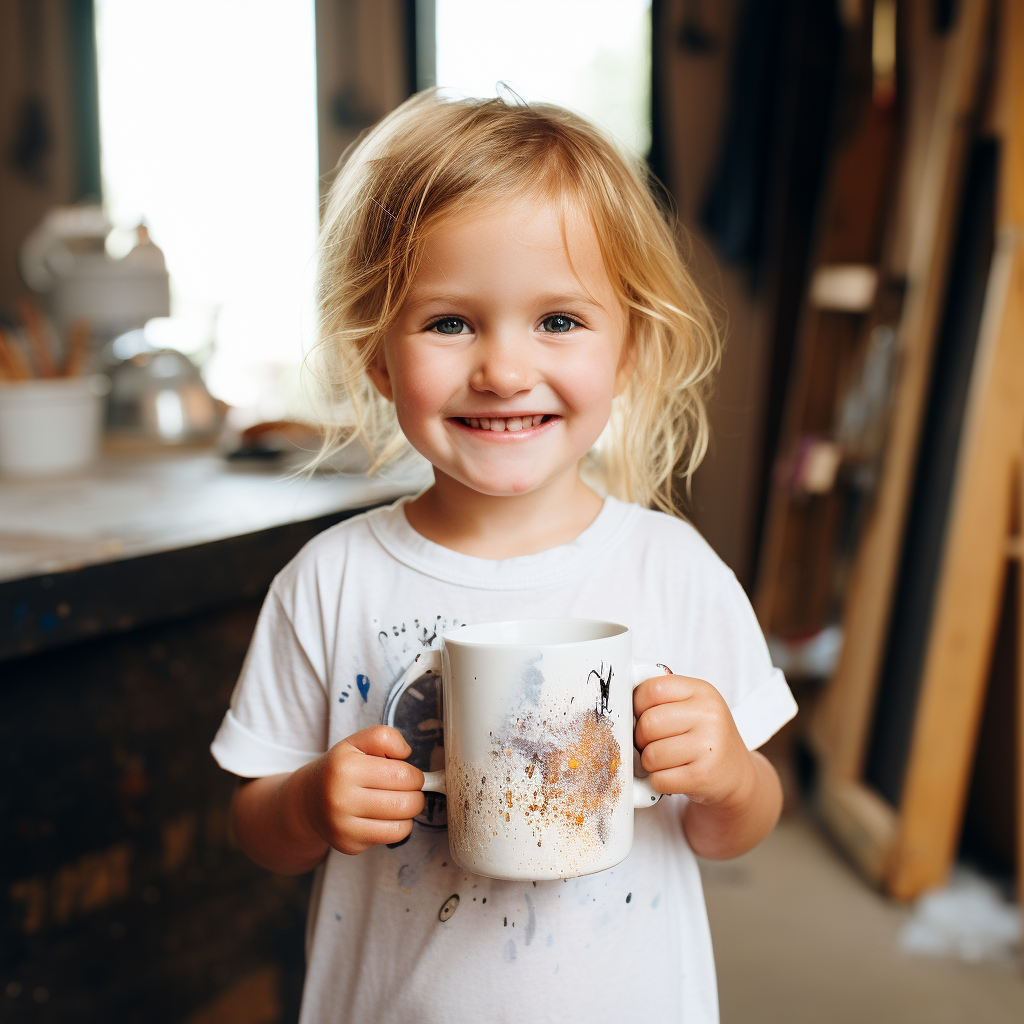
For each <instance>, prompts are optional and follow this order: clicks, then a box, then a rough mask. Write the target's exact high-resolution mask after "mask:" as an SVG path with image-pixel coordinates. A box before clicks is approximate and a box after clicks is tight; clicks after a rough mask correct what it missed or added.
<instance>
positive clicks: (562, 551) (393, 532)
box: [368, 497, 640, 590]
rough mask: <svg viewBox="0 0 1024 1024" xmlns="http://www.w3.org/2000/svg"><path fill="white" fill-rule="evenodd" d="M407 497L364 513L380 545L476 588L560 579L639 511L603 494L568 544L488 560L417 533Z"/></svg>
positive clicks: (619, 533)
mask: <svg viewBox="0 0 1024 1024" xmlns="http://www.w3.org/2000/svg"><path fill="white" fill-rule="evenodd" d="M409 500H410V498H408V497H406V498H401V499H400V500H399V501H396V502H395V503H394V504H393V505H389V506H388V507H387V508H384V509H380V510H379V511H377V512H375V513H371V514H370V516H369V517H368V522H369V526H370V529H371V531H372V532H373V535H374V537H376V539H377V541H378V542H379V543H380V545H381V546H382V547H383V548H384V549H385V550H386V551H387V552H388V554H390V555H391V556H392V557H393V558H395V559H397V560H398V561H399V562H401V563H402V564H403V565H406V566H408V567H409V568H410V569H415V570H416V571H417V572H421V573H423V574H424V575H425V576H431V577H433V578H434V579H437V580H442V581H443V582H445V583H454V584H456V585H458V586H463V587H473V588H475V589H478V590H531V589H534V588H537V587H548V586H554V585H556V584H559V583H564V582H565V581H567V580H569V579H571V578H572V577H573V576H575V575H576V574H577V573H580V572H583V571H584V569H586V568H588V567H592V566H593V565H594V562H595V560H596V559H598V558H602V557H604V556H605V555H606V554H607V553H609V552H610V551H611V550H612V549H613V548H614V547H616V546H617V545H618V544H619V543H620V541H621V540H622V538H623V537H624V536H625V535H626V534H627V533H628V531H629V529H630V528H631V527H632V525H633V521H634V519H635V517H636V515H637V514H638V513H639V511H640V509H639V507H638V506H636V505H631V504H627V503H626V502H622V501H618V500H617V499H615V498H611V497H609V498H605V500H604V505H603V506H602V508H601V511H600V512H599V513H598V514H597V518H595V519H594V521H593V522H592V523H591V524H590V525H589V526H588V527H587V528H586V529H585V530H584V531H583V532H582V533H581V534H580V535H579V536H578V537H576V538H575V540H572V541H570V542H569V543H568V544H560V545H559V546H558V547H555V548H550V549H549V550H547V551H540V552H538V553H537V554H534V555H520V556H519V557H517V558H504V559H501V560H493V559H488V558H477V557H476V556H474V555H464V554H462V553H461V552H459V551H452V550H451V549H450V548H446V547H443V546H442V545H440V544H435V543H434V542H433V541H431V540H427V538H426V537H423V536H421V535H420V534H419V533H417V532H416V531H415V530H414V529H413V528H412V526H411V525H410V524H409V520H408V519H407V518H406V516H405V507H404V506H405V503H406V502H407V501H409Z"/></svg>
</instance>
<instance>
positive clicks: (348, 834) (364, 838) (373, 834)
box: [331, 818, 412, 856]
mask: <svg viewBox="0 0 1024 1024" xmlns="http://www.w3.org/2000/svg"><path fill="white" fill-rule="evenodd" d="M347 825H348V827H347V828H346V830H345V834H344V838H343V839H341V840H340V841H339V842H338V843H337V844H335V843H332V844H331V845H332V846H333V847H334V849H336V850H339V851H340V852H341V853H347V854H349V855H350V856H355V855H356V854H359V853H362V852H363V851H364V850H368V849H369V848H370V847H371V846H377V845H379V844H381V843H389V844H394V843H400V842H401V841H402V840H403V839H405V837H406V836H407V835H409V833H410V832H411V831H412V821H411V820H407V821H376V820H373V819H371V818H353V819H351V820H350V821H349V822H348V823H347Z"/></svg>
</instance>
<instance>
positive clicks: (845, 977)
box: [701, 816, 1024, 1024]
mask: <svg viewBox="0 0 1024 1024" xmlns="http://www.w3.org/2000/svg"><path fill="white" fill-rule="evenodd" d="M701 870H702V873H703V875H704V888H705V895H706V898H707V904H708V916H709V918H710V920H711V932H712V936H713V939H714V944H715V959H716V963H717V965H718V988H719V993H720V1002H721V1014H722V1024H750V1022H752V1021H757V1022H758V1024H775V1022H778V1024H865V1022H871V1024H961V1022H963V1024H979V1022H980V1024H1004V1022H1005V1024H1020V1022H1021V1021H1022V1020H1024V973H1022V972H1021V969H1020V966H1019V965H1014V964H1006V963H980V964H967V963H962V962H960V961H957V960H949V959H938V958H931V957H921V956H914V955H911V954H909V953H906V952H903V951H902V950H901V949H900V946H899V932H900V929H901V927H902V926H903V923H904V922H905V921H906V920H907V917H908V916H909V914H910V909H909V908H907V907H902V906H899V905H896V904H893V903H890V902H889V901H887V900H885V899H883V898H882V897H881V896H880V895H878V894H877V893H876V892H874V891H873V890H872V889H870V888H869V887H868V886H867V885H865V884H864V883H863V882H862V881H861V880H860V878H859V877H858V876H857V875H856V874H854V872H853V871H852V870H851V869H850V868H849V867H848V866H847V864H846V862H845V861H843V859H842V858H841V857H840V855H839V854H838V853H837V852H836V851H835V850H834V848H833V847H832V846H831V845H830V844H829V843H828V841H827V840H826V839H824V838H823V837H822V836H821V835H820V834H819V833H818V832H817V831H816V829H815V828H814V826H813V824H811V823H810V822H809V821H807V820H806V819H804V818H802V817H799V816H795V817H790V818H786V819H784V820H783V821H782V822H781V823H780V825H779V827H778V828H777V829H776V830H775V832H774V833H773V834H772V835H771V836H769V838H768V839H766V840H765V842H764V843H762V844H761V846H759V847H758V848H757V849H755V850H752V851H751V852H750V853H748V854H746V855H745V856H743V857H740V858H737V859H736V860H733V861H728V862H718V863H716V862H704V863H702V865H701Z"/></svg>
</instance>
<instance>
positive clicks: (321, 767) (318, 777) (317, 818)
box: [302, 725, 424, 854]
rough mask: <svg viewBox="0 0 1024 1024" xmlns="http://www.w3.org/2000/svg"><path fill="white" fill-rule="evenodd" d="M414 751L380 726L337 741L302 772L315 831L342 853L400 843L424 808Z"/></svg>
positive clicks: (394, 732) (395, 733)
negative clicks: (412, 756)
mask: <svg viewBox="0 0 1024 1024" xmlns="http://www.w3.org/2000/svg"><path fill="white" fill-rule="evenodd" d="M410 753H412V748H411V747H410V746H409V744H408V743H406V742H405V740H404V739H403V738H402V734H401V733H400V732H399V731H398V730H397V729H392V728H391V727H390V726H386V725H375V726H373V727H372V728H370V729H363V730H362V731H361V732H357V733H355V735H353V736H349V738H348V739H346V740H342V741H341V742H340V743H335V745H334V746H333V747H331V749H330V750H328V751H327V753H326V754H322V755H321V756H320V757H318V758H317V759H316V760H315V761H313V762H312V764H309V765H307V766H306V768H305V769H302V770H303V771H304V772H307V773H308V774H307V776H306V780H305V783H306V784H305V786H304V787H303V788H304V793H305V800H304V804H305V811H306V818H307V820H308V822H309V825H310V827H311V828H312V829H313V831H314V832H316V833H317V835H319V836H320V838H321V839H323V840H324V842H326V843H327V845H328V846H331V847H333V848H334V849H335V850H339V851H340V852H341V853H348V854H357V853H362V852H363V851H364V850H366V849H369V847H371V846H374V845H376V844H378V843H397V842H398V841H399V840H401V839H404V838H405V837H406V836H407V835H408V834H409V833H410V832H411V831H412V819H413V817H414V816H415V815H417V814H419V813H420V812H421V811H422V810H423V805H424V797H423V794H422V793H421V792H420V786H422V785H423V772H421V771H420V770H419V768H414V767H413V766H412V765H411V764H408V763H407V762H406V761H405V760H404V758H406V757H408V756H409V754H410Z"/></svg>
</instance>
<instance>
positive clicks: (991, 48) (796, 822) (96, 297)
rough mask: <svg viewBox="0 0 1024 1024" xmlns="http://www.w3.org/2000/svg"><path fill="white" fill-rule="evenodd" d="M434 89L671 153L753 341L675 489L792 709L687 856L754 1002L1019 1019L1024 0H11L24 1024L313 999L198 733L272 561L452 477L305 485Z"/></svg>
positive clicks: (735, 363) (2, 255) (2, 803)
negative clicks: (359, 255)
mask: <svg viewBox="0 0 1024 1024" xmlns="http://www.w3.org/2000/svg"><path fill="white" fill-rule="evenodd" d="M431 86H438V87H440V88H441V89H442V90H445V91H446V92H450V93H452V94H460V95H475V96H490V95H495V94H496V93H498V92H501V91H506V92H508V91H511V92H514V93H515V94H517V95H518V96H519V97H521V98H522V99H524V100H526V101H528V102H529V101H550V102H555V103H560V104H563V105H565V106H568V107H571V108H573V109H575V110H577V111H580V112H581V113H583V114H585V115H586V116H588V117H590V118H592V119H593V120H594V121H596V122H597V123H598V124H600V125H602V126H603V127H604V128H605V129H606V130H607V131H608V132H609V133H611V134H612V135H613V136H614V137H615V138H616V139H617V140H618V142H619V143H620V144H621V145H622V146H623V147H624V148H626V149H627V150H629V151H631V152H633V153H634V154H636V155H637V156H639V157H641V158H643V159H645V160H646V161H647V162H648V164H649V166H650V169H651V171H652V188H653V189H655V190H656V191H657V192H658V194H659V198H661V199H666V198H667V199H668V200H669V201H670V202H671V203H672V204H673V205H674V207H675V208H676V210H677V211H678V214H679V219H680V222H681V225H682V226H683V229H684V231H685V243H684V244H685V248H686V252H687V259H688V262H689V265H690V268H691V270H692V272H693V274H694V275H695V277H696V278H697V280H698V282H699V283H700V284H701V286H702V288H703V289H704V290H705V293H706V294H707V295H708V297H709V298H710V299H711V301H712V303H713V305H714V308H715V309H716V312H717V314H718V316H719V318H720V321H721V323H722V325H723V329H724V331H725V335H726V339H727V340H726V350H725V357H724V361H723V364H722V370H721V374H720V376H719V380H718V385H717V389H716V392H715V395H714V398H713V401H712V407H711V419H712V431H713V440H712V447H711V450H710V453H709V455H708V457H707V459H706V460H705V462H704V464H703V466H702V467H701V469H700V470H699V471H698V473H697V475H696V477H695V479H694V485H693V493H692V496H691V497H689V498H687V499H685V504H686V509H687V514H688V516H689V517H690V518H691V520H692V521H693V522H694V524H695V525H696V526H697V527H698V528H699V529H700V530H701V532H702V533H703V534H704V536H705V537H706V538H707V539H708V541H709V542H710V543H711V544H712V545H713V546H714V548H715V550H716V551H717V552H718V553H719V555H720V556H721V557H722V558H723V559H724V560H725V562H726V563H727V564H728V565H729V566H730V567H731V568H732V569H733V571H734V572H735V573H736V575H737V577H738V578H739V580H740V581H741V583H742V584H743V586H744V587H745V588H746V590H747V591H748V593H749V595H750V597H751V600H752V602H753V604H754V607H755V610H756V612H757V614H758V618H759V621H760V623H761V625H762V628H763V629H764V632H765V635H766V637H767V639H768V642H769V646H770V649H771V651H772V656H773V659H774V660H775V662H776V664H777V665H779V666H780V667H781V668H783V669H784V670H785V672H786V673H787V677H788V678H789V679H790V681H791V685H792V686H793V689H794V691H795V693H796V695H797V699H798V701H799V703H800V706H801V711H800V714H799V716H798V717H797V719H796V720H795V721H794V722H793V723H791V724H790V725H789V726H787V728H786V729H785V730H784V731H783V733H781V734H780V735H779V736H777V737H776V738H774V739H773V740H772V741H771V742H770V744H769V746H768V748H767V750H766V753H768V755H769V756H770V757H771V758H772V760H773V762H774V763H775V764H776V766H777V768H778V769H779V772H780V775H781V777H782V779H783V783H784V788H785V792H786V809H785V813H784V817H783V821H782V823H781V824H780V826H779V827H778V829H777V830H776V832H775V833H774V834H773V835H772V836H771V837H769V839H768V840H766V842H765V843H764V844H762V846H761V847H759V848H758V849H757V850H755V851H753V852H751V853H750V854H747V855H746V856H744V857H742V858H739V859H737V860H736V861H733V862H728V863H717V864H710V863H709V864H704V865H702V870H703V872H704V879H705V887H706V893H707V900H708V909H709V916H710V919H711V927H712V932H713V936H714V940H715V948H716V959H717V962H718V969H719V986H720V992H721V1003H722V1018H723V1021H725V1022H727V1024H729V1022H740V1021H747V1020H752V1019H758V1020H760V1021H780V1022H783V1021H785V1022H787V1024H797V1022H803V1021H807V1022H811V1021H814V1022H820V1021H837V1022H847V1021H849V1022H860V1021H863V1020H867V1019H871V1020H875V1021H893V1022H896V1021H899V1022H917V1021H921V1022H925V1021H929V1022H930V1021H940V1020H941V1021H977V1020H984V1021H987V1022H1002V1021H1004V1020H1005V1021H1020V1020H1021V1019H1022V1017H1024V978H1022V975H1021V959H1020V958H1021V908H1020V878H1021V875H1022V865H1024V838H1022V837H1024V813H1022V811H1021V807H1022V804H1024V754H1022V748H1024V740H1022V738H1024V653H1022V652H1024V582H1022V578H1024V574H1022V572H1021V558H1022V557H1024V539H1022V526H1021V517H1022V508H1024V473H1022V470H1021V465H1022V459H1024V256H1022V250H1021V244H1022V243H1021V239H1022V237H1024V234H1022V232H1024V0H716V2H714V3H709V2H706V0H653V2H652V0H546V2H544V3H541V2H539V0H521V2H519V3H517V4H514V5H509V4H499V3H496V2H491V0H475V2H471V0H244V2H243V0H203V2H198V0H177V2H174V3H171V2H169V0H0V701H2V711H0V750H2V751H3V755H2V756H3V758H4V759H5V762H6V777H7V785H6V786H5V787H4V788H3V792H2V793H0V814H2V816H3V836H4V839H3V846H2V869H0V870H2V873H3V886H2V889H0V903H2V905H3V914H4V918H3V919H4V932H3V940H2V941H3V972H2V974H0V987H2V989H3V991H2V992H0V1016H2V1017H3V1019H4V1020H11V1021H18V1022H22V1021H25V1022H28V1021H40V1022H42V1021H54V1022H57V1021H60V1022H64V1021H93V1020H114V1019H116V1020H123V1021H146V1022H164V1021H166V1022H168V1024H178V1022H182V1024H184V1022H188V1024H217V1022H224V1024H271V1022H277V1021H288V1020H292V1019H295V1017H296V1015H297V1012H298V1000H299V996H300V993H301V984H302V973H303V952H302V950H303V928H304V915H305V901H306V898H307V894H308V883H309V879H308V878H300V879H291V878H283V877H276V876H273V875H270V874H268V873H266V872H263V871H260V870H259V869H257V868H255V867H253V866H252V865H250V864H248V863H247V862H246V861H245V859H244V858H243V857H242V855H241V854H240V853H239V852H238V851H237V849H235V848H234V846H233V844H232V840H231V837H230V835H229V833H228V830H227V827H226V821H225V812H226V808H227V804H228V801H229V799H230V794H231V789H232V785H233V783H232V780H231V779H230V778H229V777H227V776H226V775H225V774H224V773H222V772H220V771H219V769H217V767H216V766H215V765H214V763H213V761H212V759H211V758H210V756H209V754H208V745H209V742H210V739H211V738H212V736H213V733H214V732H215V730H216V728H217V725H218V723H219V721H220V718H221V716H222V715H223V712H224V710H225V708H226V706H227V700H228V697H229V695H230V692H231V688H232V686H233V683H234V680H235V678H236V676H237V672H238V669H239V667H240V665H241V660H242V658H243V657H244V654H245V650H246V646H247V643H248V640H249V637H250V635H251V632H252V628H253V625H254V623H255V617H256V614H257V612H258V609H259V604H260V601H261V599H262V596H263V595H264V594H265V592H266V588H267V586H268V585H269V582H270V580H271V579H272V577H273V575H274V574H275V573H276V572H277V571H278V570H279V569H280V568H281V567H282V566H283V565H284V564H285V562H286V561H287V560H288V559H289V558H290V557H291V556H292V555H293V554H294V553H295V552H296V551H297V550H298V549H299V547H300V546H301V545H302V544H303V543H305V541H306V540H308V539H309V538H310V537H312V536H313V535H315V534H316V533H317V532H319V531H320V530H322V529H324V528H326V527H327V526H329V525H332V524H333V523H335V522H338V521H340V520H341V519H343V518H345V517H347V516H349V515H352V514H354V513H355V512H357V511H359V510H361V509H365V508H368V507H371V506H373V505H375V504H378V503H380V502H384V501H389V500H392V499H393V498H394V497H396V496H398V495H400V494H404V493H408V492H410V491H414V490H417V489H419V488H420V487H422V486H423V483H424V481H425V480H426V479H427V477H426V476H425V470H424V467H423V466H422V465H421V464H420V462H419V461H417V460H416V459H411V458H410V459H407V460H404V461H403V462H400V463H399V464H398V465H397V466H395V467H394V468H393V469H391V470H390V471H389V472H388V473H387V474H384V475H383V476H381V477H377V478H374V479H373V480H371V481H367V480H366V479H365V477H364V476H363V470H364V469H365V466H366V462H365V458H364V456H363V455H362V454H360V453H359V452H354V451H352V450H347V451H346V453H345V454H344V456H343V457H342V458H341V459H336V460H334V461H333V462H331V463H329V464H328V465H327V466H325V467H324V469H323V471H321V472H318V473H317V474H316V475H314V476H313V477H310V478H302V479H297V478H296V477H295V476H294V475H292V473H291V471H292V470H294V469H295V468H296V467H298V466H299V465H301V463H302V462H303V461H304V460H305V459H307V458H308V457H309V455H310V454H311V453H312V452H315V450H316V448H317V446H318V444H319V435H318V432H317V430H316V413H315V404H314V400H313V399H314V396H313V392H312V389H311V379H310V377H309V375H308V373H305V374H304V372H303V360H304V358H305V356H306V355H307V353H308V352H309V350H310V347H311V346H312V344H313V343H314V341H315V323H314V319H313V310H312V304H311V295H312V281H313V275H314V270H315V264H314V259H315V256H314V249H315V243H316V237H317V231H318V220H319V209H320V202H321V200H322V198H323V196H324V195H325V193H326V190H327V188H328V187H329V184H330V181H331V178H332V173H333V170H334V168H335V166H336V165H337V163H338V160H339V158H340V157H341V155H342V154H343V152H344V151H345V149H346V147H348V146H349V145H350V144H351V143H352V142H353V141H354V140H355V139H356V138H357V137H358V136H359V133H360V132H362V131H363V130H365V129H366V128H368V127H369V126H371V125H372V124H374V123H375V122H376V121H377V120H378V119H379V118H381V117H382V116H383V115H385V114H386V113H387V112H388V111H389V110H391V109H393V108H394V107H395V106H396V105H397V104H399V103H400V102H402V100H404V99H405V98H406V97H407V96H409V95H411V94H412V93H413V92H416V91H417V90H419V89H423V88H427V87H431ZM659 183H660V184H659Z"/></svg>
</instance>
